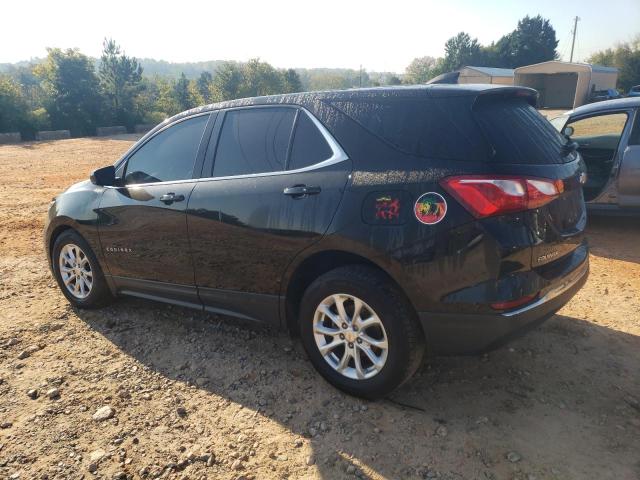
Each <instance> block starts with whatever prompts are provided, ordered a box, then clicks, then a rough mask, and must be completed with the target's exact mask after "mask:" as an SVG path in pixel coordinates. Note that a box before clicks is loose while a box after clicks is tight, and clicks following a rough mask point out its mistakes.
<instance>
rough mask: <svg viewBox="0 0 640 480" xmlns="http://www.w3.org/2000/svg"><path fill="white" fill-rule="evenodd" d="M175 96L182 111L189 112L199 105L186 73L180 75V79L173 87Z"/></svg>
mask: <svg viewBox="0 0 640 480" xmlns="http://www.w3.org/2000/svg"><path fill="white" fill-rule="evenodd" d="M173 95H174V97H175V100H176V104H177V105H178V108H179V109H180V111H183V110H189V109H190V108H193V107H195V106H197V105H198V101H197V99H196V98H194V95H193V90H192V88H191V85H190V82H189V80H187V77H186V75H185V74H184V73H182V74H181V75H180V78H178V81H177V82H176V83H175V85H174V86H173Z"/></svg>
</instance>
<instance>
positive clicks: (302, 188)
mask: <svg viewBox="0 0 640 480" xmlns="http://www.w3.org/2000/svg"><path fill="white" fill-rule="evenodd" d="M320 191H321V188H320V187H317V186H313V187H311V186H310V187H307V186H306V185H294V186H293V187H287V188H285V189H284V192H283V193H284V194H285V195H289V196H291V197H293V198H303V197H306V196H307V195H317V194H319V193H320Z"/></svg>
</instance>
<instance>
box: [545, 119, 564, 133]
mask: <svg viewBox="0 0 640 480" xmlns="http://www.w3.org/2000/svg"><path fill="white" fill-rule="evenodd" d="M567 120H569V115H560V116H559V117H556V118H552V119H551V120H549V121H550V122H551V125H553V128H555V129H556V130H557V131H558V132H560V133H562V129H563V128H564V126H565V125H566V124H567Z"/></svg>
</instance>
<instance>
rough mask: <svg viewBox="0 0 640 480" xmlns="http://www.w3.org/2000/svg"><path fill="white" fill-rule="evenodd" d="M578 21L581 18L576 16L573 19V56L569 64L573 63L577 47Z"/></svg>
mask: <svg viewBox="0 0 640 480" xmlns="http://www.w3.org/2000/svg"><path fill="white" fill-rule="evenodd" d="M578 20H580V17H578V16H577V15H576V17H575V18H574V19H573V40H572V41H571V56H570V57H569V62H573V47H575V45H576V32H577V31H578Z"/></svg>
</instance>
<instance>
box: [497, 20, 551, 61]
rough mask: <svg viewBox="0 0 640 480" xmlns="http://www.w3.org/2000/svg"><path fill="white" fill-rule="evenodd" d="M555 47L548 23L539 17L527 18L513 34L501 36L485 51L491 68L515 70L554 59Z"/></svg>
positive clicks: (519, 23)
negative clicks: (489, 58)
mask: <svg viewBox="0 0 640 480" xmlns="http://www.w3.org/2000/svg"><path fill="white" fill-rule="evenodd" d="M557 46H558V40H557V39H556V31H555V30H554V29H553V27H552V26H551V23H550V22H549V20H547V19H545V18H542V17H541V16H540V15H537V16H535V17H529V16H528V15H527V16H526V17H524V18H523V19H521V20H520V21H519V22H518V27H517V28H516V29H515V30H514V31H513V32H511V33H509V34H507V35H505V36H503V37H502V38H501V39H500V40H498V42H496V44H495V45H492V46H491V47H489V49H488V50H489V52H490V53H489V56H490V57H492V62H491V63H493V64H494V65H492V66H498V67H508V68H518V67H521V66H523V65H531V64H534V63H540V62H546V61H549V60H554V59H556V58H557V57H558V54H557V52H556V47H557Z"/></svg>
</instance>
